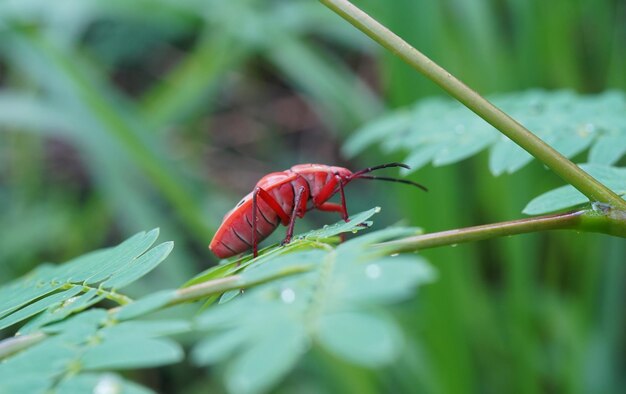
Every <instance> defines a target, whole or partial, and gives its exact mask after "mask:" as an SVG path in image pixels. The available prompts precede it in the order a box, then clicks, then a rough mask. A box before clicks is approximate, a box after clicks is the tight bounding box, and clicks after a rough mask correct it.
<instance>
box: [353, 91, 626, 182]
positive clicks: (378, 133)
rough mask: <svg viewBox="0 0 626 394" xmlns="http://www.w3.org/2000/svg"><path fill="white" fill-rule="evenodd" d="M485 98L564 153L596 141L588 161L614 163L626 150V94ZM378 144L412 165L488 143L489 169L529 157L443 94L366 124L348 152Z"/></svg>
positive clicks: (448, 158)
mask: <svg viewBox="0 0 626 394" xmlns="http://www.w3.org/2000/svg"><path fill="white" fill-rule="evenodd" d="M488 98H489V100H490V101H492V102H493V103H494V104H495V105H497V106H498V107H500V108H501V109H502V110H503V111H505V112H506V113H508V114H509V115H510V116H511V117H513V118H514V119H515V120H517V121H519V122H520V123H521V124H523V125H524V126H526V127H527V128H528V129H529V130H530V131H532V132H533V133H535V134H536V135H537V136H539V137H540V138H541V139H543V140H544V141H545V142H546V143H548V144H550V145H552V146H553V147H554V148H555V149H556V150H557V151H559V152H561V153H562V154H563V155H565V156H567V157H572V156H575V155H577V154H578V153H580V152H582V151H584V150H585V149H587V148H588V147H590V146H591V147H592V148H591V153H590V156H589V161H591V162H599V163H603V164H612V163H614V162H616V161H617V160H618V159H619V158H620V157H622V156H623V155H624V154H625V153H626V148H624V146H625V143H624V141H625V140H624V138H626V126H625V125H626V94H624V93H623V92H619V91H607V92H605V93H602V94H598V95H594V96H584V95H579V94H576V93H573V92H570V91H553V92H550V91H542V90H529V91H526V92H517V93H508V94H500V95H495V96H492V97H488ZM605 140H606V141H605ZM376 144H380V145H381V146H382V149H383V150H384V151H386V152H388V153H390V152H403V153H405V154H406V159H405V162H406V163H407V164H408V165H410V166H411V170H410V171H415V170H417V169H419V168H420V167H422V166H424V165H426V164H428V163H429V162H430V163H432V164H433V165H445V164H451V163H455V162H458V161H460V160H463V159H465V158H467V157H470V156H472V155H474V154H476V153H478V152H480V151H482V150H483V149H484V148H487V147H489V146H491V151H490V157H489V169H490V170H491V172H492V173H493V174H494V175H499V174H502V173H505V172H508V173H512V172H515V171H517V170H519V169H520V168H522V167H523V166H524V165H526V164H527V163H529V162H530V161H531V160H532V157H531V156H530V155H529V154H528V153H527V152H526V151H524V150H523V149H522V148H520V147H518V146H517V145H516V144H515V143H513V142H512V141H511V140H509V139H508V138H506V137H504V136H502V135H501V134H500V133H499V132H498V131H496V130H495V129H494V128H493V127H492V126H490V125H489V124H487V123H486V122H484V121H483V120H482V119H480V118H479V117H478V116H477V115H475V114H474V113H473V112H471V111H470V110H468V109H467V108H465V107H464V106H462V105H461V104H460V103H457V102H454V101H451V100H444V99H441V98H429V99H424V100H422V101H419V102H418V103H416V104H415V105H414V106H412V107H410V108H401V109H399V110H396V111H394V112H391V113H388V114H387V115H385V116H383V117H382V118H379V119H376V120H374V121H372V122H371V123H369V124H366V125H365V126H363V127H362V128H361V129H360V130H357V132H356V133H354V134H353V135H352V136H351V137H350V138H349V139H348V141H347V142H346V144H345V146H344V152H345V153H346V154H348V155H351V156H354V155H356V154H358V153H360V152H362V151H363V150H364V149H365V148H367V147H368V146H372V145H376ZM596 146H597V148H596ZM403 172H407V171H404V170H403Z"/></svg>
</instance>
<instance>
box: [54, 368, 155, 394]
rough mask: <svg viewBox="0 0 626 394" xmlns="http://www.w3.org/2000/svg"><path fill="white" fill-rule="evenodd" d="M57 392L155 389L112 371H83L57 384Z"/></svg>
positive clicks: (135, 393) (142, 392)
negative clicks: (99, 372)
mask: <svg viewBox="0 0 626 394" xmlns="http://www.w3.org/2000/svg"><path fill="white" fill-rule="evenodd" d="M55 393H58V394H64V393H67V394H71V393H123V394H150V393H154V391H152V390H150V389H148V388H146V387H143V386H140V385H138V384H136V383H133V382H130V381H128V380H124V379H122V378H121V377H120V376H118V375H116V374H112V373H102V374H97V373H81V374H78V375H73V376H71V377H69V378H68V379H65V380H63V381H61V382H60V383H59V384H58V385H57V386H56V388H55Z"/></svg>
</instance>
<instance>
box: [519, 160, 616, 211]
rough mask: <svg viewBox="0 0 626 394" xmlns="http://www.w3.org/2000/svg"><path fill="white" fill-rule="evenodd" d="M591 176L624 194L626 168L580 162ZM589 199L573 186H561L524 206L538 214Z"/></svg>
mask: <svg viewBox="0 0 626 394" xmlns="http://www.w3.org/2000/svg"><path fill="white" fill-rule="evenodd" d="M580 168H582V169H583V170H585V171H586V172H587V173H589V174H590V175H591V176H593V177H594V178H596V179H597V180H598V181H600V182H602V183H603V184H604V185H606V186H607V187H608V188H609V189H611V190H613V191H614V192H615V193H617V194H619V195H626V168H617V167H610V166H605V165H600V164H582V165H581V166H580ZM588 202H589V200H588V199H587V197H585V196H584V195H583V194H582V193H581V192H579V191H578V190H576V189H574V187H573V186H562V187H559V188H557V189H554V190H551V191H549V192H547V193H544V194H542V195H540V196H538V197H535V198H534V199H532V200H531V201H530V202H529V203H528V204H527V205H526V207H525V208H524V211H523V212H524V213H525V214H527V215H538V214H543V213H548V212H554V211H558V210H560V209H565V208H570V207H573V206H576V205H580V204H585V203H588Z"/></svg>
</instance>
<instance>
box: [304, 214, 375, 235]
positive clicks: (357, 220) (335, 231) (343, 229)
mask: <svg viewBox="0 0 626 394" xmlns="http://www.w3.org/2000/svg"><path fill="white" fill-rule="evenodd" d="M379 212H380V207H375V208H372V209H370V210H367V211H365V212H360V213H357V214H356V215H353V216H351V217H350V221H349V222H345V221H343V220H340V221H338V222H337V223H335V224H332V225H329V226H324V227H322V228H321V229H319V230H312V231H309V232H307V233H304V234H302V235H299V236H297V237H295V238H296V239H312V240H322V239H326V238H330V237H334V236H335V235H339V234H342V233H349V232H354V233H356V232H357V231H359V230H363V229H365V228H367V227H369V226H371V224H372V223H371V222H368V221H367V219H369V218H371V217H372V216H374V215H375V214H377V213H379Z"/></svg>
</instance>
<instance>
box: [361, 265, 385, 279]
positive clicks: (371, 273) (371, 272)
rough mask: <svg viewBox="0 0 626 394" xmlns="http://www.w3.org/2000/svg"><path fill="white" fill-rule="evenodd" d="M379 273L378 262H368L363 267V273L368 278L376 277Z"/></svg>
mask: <svg viewBox="0 0 626 394" xmlns="http://www.w3.org/2000/svg"><path fill="white" fill-rule="evenodd" d="M380 274H381V269H380V267H379V266H378V264H370V265H368V266H367V267H365V275H367V277H368V278H371V279H376V278H378V277H379V276H380Z"/></svg>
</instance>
